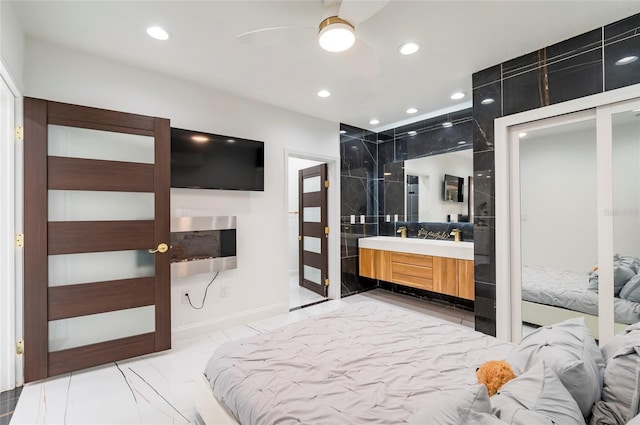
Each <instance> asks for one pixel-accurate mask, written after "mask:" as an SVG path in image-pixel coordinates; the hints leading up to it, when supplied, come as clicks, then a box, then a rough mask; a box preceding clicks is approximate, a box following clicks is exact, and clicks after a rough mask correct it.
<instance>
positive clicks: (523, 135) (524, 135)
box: [518, 131, 527, 138]
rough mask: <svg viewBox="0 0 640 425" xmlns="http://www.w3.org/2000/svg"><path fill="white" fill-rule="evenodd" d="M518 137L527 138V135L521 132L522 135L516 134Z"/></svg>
mask: <svg viewBox="0 0 640 425" xmlns="http://www.w3.org/2000/svg"><path fill="white" fill-rule="evenodd" d="M518 137H520V138H523V137H527V133H525V132H524V131H523V132H522V133H520V134H518Z"/></svg>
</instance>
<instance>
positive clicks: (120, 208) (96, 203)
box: [49, 190, 154, 221]
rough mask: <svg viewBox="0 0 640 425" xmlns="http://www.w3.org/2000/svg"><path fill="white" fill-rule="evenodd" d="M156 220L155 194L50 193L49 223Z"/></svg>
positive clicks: (58, 191) (66, 191)
mask: <svg viewBox="0 0 640 425" xmlns="http://www.w3.org/2000/svg"><path fill="white" fill-rule="evenodd" d="M153 219H154V194H153V193H138V192H96V191H86V190H49V221H100V220H153Z"/></svg>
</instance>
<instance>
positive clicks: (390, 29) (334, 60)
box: [2, 0, 640, 130]
mask: <svg viewBox="0 0 640 425" xmlns="http://www.w3.org/2000/svg"><path fill="white" fill-rule="evenodd" d="M2 1H5V0H2ZM349 1H356V2H358V1H360V2H362V1H365V0H349ZM13 3H14V8H15V11H16V14H17V16H18V19H19V21H20V24H21V26H22V28H23V30H24V32H25V34H26V35H27V36H29V37H33V38H37V39H43V40H48V41H50V42H53V43H56V44H61V45H65V46H68V47H71V48H73V49H78V50H81V51H85V52H90V53H92V54H95V55H99V56H104V57H108V58H111V59H114V60H117V61H121V62H125V63H129V64H132V65H135V66H138V67H142V68H145V69H150V70H153V71H155V72H161V73H164V74H168V75H171V76H175V77H178V78H181V79H186V80H190V81H193V82H196V83H200V84H203V85H206V86H209V87H212V88H215V89H217V90H220V91H224V92H229V93H233V94H236V95H239V96H242V97H246V98H251V99H255V100H258V101H261V102H265V103H268V104H272V105H278V106H281V107H283V108H287V109H290V110H294V111H299V112H302V113H304V114H308V115H311V116H315V117H319V118H323V119H327V120H331V121H336V122H344V123H347V124H350V125H355V126H358V127H362V128H368V129H374V130H375V129H376V128H382V127H388V126H389V125H390V123H395V122H398V121H402V120H406V119H408V118H410V117H408V116H407V114H406V113H405V110H406V109H407V108H408V107H411V106H413V107H417V108H419V110H420V111H419V112H418V114H417V116H423V114H427V113H430V112H433V111H439V110H442V109H446V108H451V107H456V106H460V107H463V106H465V105H467V106H468V105H469V102H470V95H471V74H472V73H473V72H476V71H479V70H482V69H484V68H487V67H489V66H492V65H495V64H497V63H500V62H503V61H505V60H509V59H512V58H515V57H517V56H520V55H523V54H526V53H529V52H531V51H534V50H537V49H538V48H541V47H545V46H548V45H550V44H553V43H555V42H558V41H561V40H564V39H567V38H570V37H572V36H575V35H579V34H581V33H583V32H586V31H589V30H592V29H595V28H597V27H600V26H602V25H606V24H609V23H612V22H614V21H616V20H618V19H621V18H623V17H626V16H629V15H632V14H635V13H640V2H639V1H505V0H503V1H400V0H392V1H390V2H389V3H388V4H386V6H384V7H383V8H382V9H381V10H380V11H379V12H378V13H377V14H376V15H374V16H373V17H371V18H369V19H367V20H366V21H364V22H363V23H360V24H358V25H356V34H357V37H358V39H359V40H362V42H359V43H358V44H356V46H355V48H353V49H351V50H349V51H346V52H343V53H328V52H325V51H323V50H322V49H321V48H320V47H319V46H318V44H317V40H316V39H315V36H314V35H313V32H312V33H311V36H302V35H305V34H308V33H300V34H301V36H300V37H297V38H296V39H295V40H293V41H291V42H288V43H285V44H280V45H278V44H277V43H276V44H274V45H266V46H265V45H247V44H243V43H240V42H239V41H238V40H237V39H236V35H238V34H241V33H244V32H247V31H251V30H256V29H259V28H268V27H279V26H295V27H317V25H318V24H319V22H320V21H321V20H322V19H323V18H324V14H325V11H324V5H323V1H322V0H297V1H292V0H290V1H270V0H262V1H241V0H233V1H194V2H191V1H15V2H13ZM150 25H161V26H163V27H164V28H166V29H167V30H169V31H170V33H171V34H172V38H171V39H170V40H168V41H166V42H160V41H157V40H153V39H151V38H149V37H148V36H147V35H146V33H145V29H146V28H147V27H148V26H150ZM408 40H413V41H417V42H419V43H420V44H421V45H422V49H421V50H420V51H419V52H418V53H417V54H415V55H413V56H402V55H400V54H399V53H398V47H399V46H400V44H401V43H403V42H405V41H408ZM363 43H366V44H363ZM321 88H326V89H329V90H330V91H331V92H332V93H333V95H332V96H331V97H329V98H326V99H322V98H319V97H317V96H316V92H317V91H318V90H319V89H321ZM458 90H462V91H464V92H466V93H467V97H466V98H464V99H462V100H458V101H453V100H451V99H450V98H449V96H450V95H451V93H453V92H454V91H458ZM371 118H378V119H379V120H380V124H378V125H375V126H373V125H370V124H369V120H370V119H371Z"/></svg>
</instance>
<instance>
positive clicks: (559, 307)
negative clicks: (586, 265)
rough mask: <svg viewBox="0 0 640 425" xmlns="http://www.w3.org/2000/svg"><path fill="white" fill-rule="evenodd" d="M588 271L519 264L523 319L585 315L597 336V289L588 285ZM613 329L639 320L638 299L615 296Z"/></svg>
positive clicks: (543, 320)
mask: <svg viewBox="0 0 640 425" xmlns="http://www.w3.org/2000/svg"><path fill="white" fill-rule="evenodd" d="M588 284H589V275H588V273H576V272H571V271H564V270H556V269H552V268H548V267H539V266H524V267H523V268H522V300H523V302H522V321H523V322H526V323H530V324H534V325H539V326H545V325H549V324H552V323H557V322H560V321H562V320H566V319H569V318H571V317H577V316H584V317H585V320H586V321H587V324H588V326H589V328H590V329H591V331H592V332H593V333H594V336H595V337H596V338H597V337H598V333H597V332H598V317H597V316H598V293H597V292H595V291H591V290H589V289H588ZM614 320H615V322H616V328H615V331H616V333H618V332H622V331H623V330H624V328H625V327H626V326H628V325H630V324H632V323H636V322H638V321H640V303H636V302H633V301H629V300H627V299H624V298H618V297H616V298H615V299H614Z"/></svg>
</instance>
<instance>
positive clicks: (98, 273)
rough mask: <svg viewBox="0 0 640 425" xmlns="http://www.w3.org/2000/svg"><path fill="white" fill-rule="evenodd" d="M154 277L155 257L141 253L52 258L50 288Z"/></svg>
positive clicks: (99, 253)
mask: <svg viewBox="0 0 640 425" xmlns="http://www.w3.org/2000/svg"><path fill="white" fill-rule="evenodd" d="M154 275H155V257H154V254H150V253H148V252H147V251H142V250H140V251H110V252H89V253H84V254H65V255H50V256H49V286H62V285H73V284H76V283H90V282H102V281H109V280H118V279H130V278H134V277H149V276H154Z"/></svg>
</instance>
